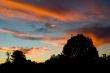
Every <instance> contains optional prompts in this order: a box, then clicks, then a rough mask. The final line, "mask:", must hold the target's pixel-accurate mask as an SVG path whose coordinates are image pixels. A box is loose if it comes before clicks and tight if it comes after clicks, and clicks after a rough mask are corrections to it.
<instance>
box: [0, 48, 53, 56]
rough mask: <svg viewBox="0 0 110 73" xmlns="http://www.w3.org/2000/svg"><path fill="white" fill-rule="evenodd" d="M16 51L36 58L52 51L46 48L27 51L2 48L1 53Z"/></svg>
mask: <svg viewBox="0 0 110 73" xmlns="http://www.w3.org/2000/svg"><path fill="white" fill-rule="evenodd" d="M16 50H21V51H22V52H24V53H25V54H26V55H29V56H36V55H40V54H45V53H49V52H51V50H48V49H46V48H32V49H25V48H20V47H11V48H7V47H2V48H0V52H14V51H16Z"/></svg>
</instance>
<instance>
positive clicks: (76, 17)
mask: <svg viewBox="0 0 110 73" xmlns="http://www.w3.org/2000/svg"><path fill="white" fill-rule="evenodd" d="M0 6H2V7H1V8H0V13H1V14H0V15H5V16H7V17H12V18H13V17H15V18H16V17H17V18H21V19H27V20H32V21H42V22H48V21H49V20H47V19H48V17H50V18H53V19H57V20H60V21H81V20H82V19H83V20H84V19H87V18H86V17H85V15H83V14H81V13H80V12H79V11H77V10H71V11H68V12H66V13H58V12H57V11H52V10H48V9H46V8H42V7H39V6H37V5H36V6H32V5H29V4H26V3H20V2H15V1H13V0H0ZM5 13H6V14H5ZM16 14H17V15H16ZM27 17H28V18H27Z"/></svg>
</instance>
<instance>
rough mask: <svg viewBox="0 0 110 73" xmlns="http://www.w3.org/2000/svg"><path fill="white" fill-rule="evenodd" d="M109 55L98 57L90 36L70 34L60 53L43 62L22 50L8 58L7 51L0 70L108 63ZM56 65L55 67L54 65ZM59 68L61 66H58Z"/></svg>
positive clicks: (42, 68) (36, 69)
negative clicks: (27, 57)
mask: <svg viewBox="0 0 110 73" xmlns="http://www.w3.org/2000/svg"><path fill="white" fill-rule="evenodd" d="M109 64H110V56H108V57H107V56H106V54H104V55H103V57H99V55H98V51H97V49H96V47H95V46H94V45H93V42H92V40H91V39H90V38H88V37H85V36H83V35H81V34H78V35H77V36H72V37H71V38H70V39H69V40H68V41H67V44H65V46H64V48H63V51H62V53H61V54H58V55H56V56H55V55H52V56H51V58H50V59H48V60H46V61H45V62H44V63H37V62H33V61H31V60H27V59H26V56H25V54H24V53H23V52H22V51H19V50H16V51H14V52H13V54H12V55H11V58H10V53H8V52H7V59H6V62H5V63H3V64H1V65H0V71H1V72H10V71H13V70H14V71H15V70H16V71H18V72H19V71H30V70H32V71H34V70H35V71H38V70H39V71H43V70H44V71H45V70H49V69H52V68H54V69H57V70H58V69H59V68H60V67H61V66H62V67H63V68H64V67H67V66H66V65H71V66H72V67H75V66H78V65H80V67H81V66H85V65H89V66H90V65H109ZM56 66H57V67H56ZM60 69H61V68H60Z"/></svg>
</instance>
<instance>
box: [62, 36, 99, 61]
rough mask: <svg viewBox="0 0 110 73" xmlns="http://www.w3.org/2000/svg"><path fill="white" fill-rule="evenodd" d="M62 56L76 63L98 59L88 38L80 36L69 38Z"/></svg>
mask: <svg viewBox="0 0 110 73" xmlns="http://www.w3.org/2000/svg"><path fill="white" fill-rule="evenodd" d="M62 53H63V55H65V56H67V57H68V58H69V59H74V61H76V62H78V61H80V62H86V61H93V60H97V59H98V52H97V50H96V48H95V47H94V45H93V42H92V40H91V39H90V38H87V37H85V36H83V35H81V34H78V35H77V36H73V37H71V38H70V39H69V40H68V41H67V44H66V45H65V46H64V49H63V51H62Z"/></svg>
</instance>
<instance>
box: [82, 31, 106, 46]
mask: <svg viewBox="0 0 110 73" xmlns="http://www.w3.org/2000/svg"><path fill="white" fill-rule="evenodd" d="M84 35H85V36H87V37H89V38H91V39H92V41H93V44H94V45H95V46H96V47H98V46H102V45H104V44H106V42H105V41H104V40H105V39H100V38H98V37H97V36H96V35H95V34H93V33H87V34H84Z"/></svg>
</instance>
